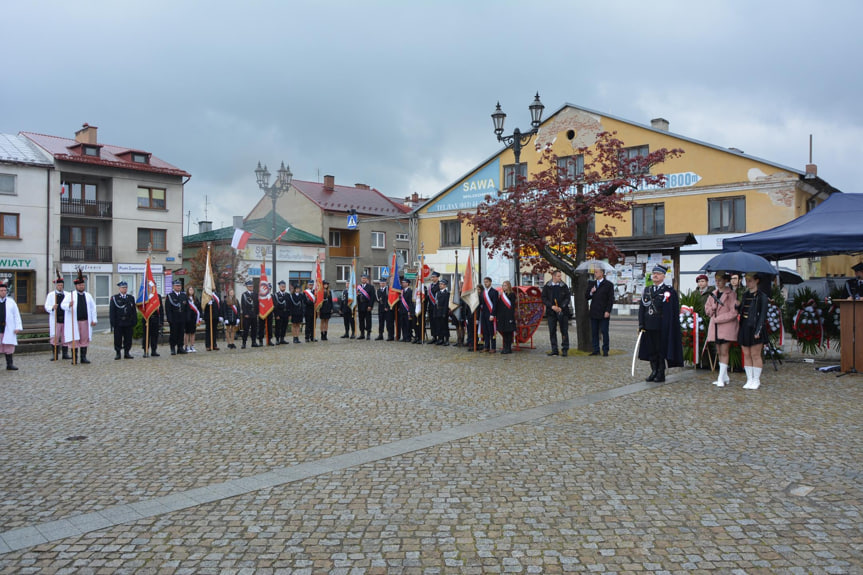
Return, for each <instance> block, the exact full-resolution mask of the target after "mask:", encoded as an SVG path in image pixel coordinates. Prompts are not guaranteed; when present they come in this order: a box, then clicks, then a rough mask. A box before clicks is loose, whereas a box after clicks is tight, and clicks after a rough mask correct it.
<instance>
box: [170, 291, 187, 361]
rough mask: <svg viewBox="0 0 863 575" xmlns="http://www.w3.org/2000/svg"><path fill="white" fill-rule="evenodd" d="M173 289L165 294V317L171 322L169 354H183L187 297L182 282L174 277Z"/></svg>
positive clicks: (184, 351)
mask: <svg viewBox="0 0 863 575" xmlns="http://www.w3.org/2000/svg"><path fill="white" fill-rule="evenodd" d="M172 287H173V291H171V292H169V293H168V295H167V296H165V319H167V320H168V323H169V324H171V337H170V340H169V341H170V344H171V355H177V354H180V355H182V354H184V353H186V350H185V349H183V335H184V333H185V332H184V330H185V326H186V315H187V312H188V310H189V297H188V296H187V295H186V292H184V291H182V289H181V288H182V287H183V282H182V281H180V280H179V279H175V280H174V283H173V285H172Z"/></svg>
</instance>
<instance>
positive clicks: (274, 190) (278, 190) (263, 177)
mask: <svg viewBox="0 0 863 575" xmlns="http://www.w3.org/2000/svg"><path fill="white" fill-rule="evenodd" d="M293 177H294V175H293V174H292V173H291V168H290V167H287V168H286V167H285V163H284V162H282V166H281V167H280V168H279V171H278V172H277V176H276V181H275V182H274V183H273V185H272V186H270V171H269V170H267V166H266V165H264V167H263V168H262V167H261V162H258V167H257V168H256V169H255V178H256V179H257V180H258V187H259V188H261V190H262V191H263V192H264V195H265V196H267V197H268V198H270V199H271V200H272V201H273V235H272V250H273V278H272V283H273V285H276V238H278V237H279V230H278V229H276V201H277V200H278V199H279V197H280V196H282V195H283V194H284V193H285V192H287V191H288V190H289V189H290V187H291V180H292V179H293Z"/></svg>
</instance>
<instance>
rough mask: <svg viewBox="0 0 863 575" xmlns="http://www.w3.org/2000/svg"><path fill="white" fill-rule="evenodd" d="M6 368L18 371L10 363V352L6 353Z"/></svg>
mask: <svg viewBox="0 0 863 575" xmlns="http://www.w3.org/2000/svg"><path fill="white" fill-rule="evenodd" d="M6 369H7V370H8V371H18V368H17V367H15V366H14V365H12V354H11V353H7V354H6Z"/></svg>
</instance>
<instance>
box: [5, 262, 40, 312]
mask: <svg viewBox="0 0 863 575" xmlns="http://www.w3.org/2000/svg"><path fill="white" fill-rule="evenodd" d="M0 281H4V282H6V284H7V285H8V286H9V295H10V296H12V299H14V300H15V302H16V303H17V304H18V310H19V311H20V312H21V313H32V312H33V302H32V299H33V293H32V289H33V272H13V271H0Z"/></svg>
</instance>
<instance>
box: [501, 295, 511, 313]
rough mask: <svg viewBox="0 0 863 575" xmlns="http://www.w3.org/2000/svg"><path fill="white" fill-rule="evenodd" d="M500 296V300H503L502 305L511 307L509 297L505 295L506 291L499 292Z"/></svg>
mask: <svg viewBox="0 0 863 575" xmlns="http://www.w3.org/2000/svg"><path fill="white" fill-rule="evenodd" d="M500 297H501V300H502V301H503V305H505V306H506V307H508V308H509V309H512V302H510V301H509V298H508V297H506V292H500Z"/></svg>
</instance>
